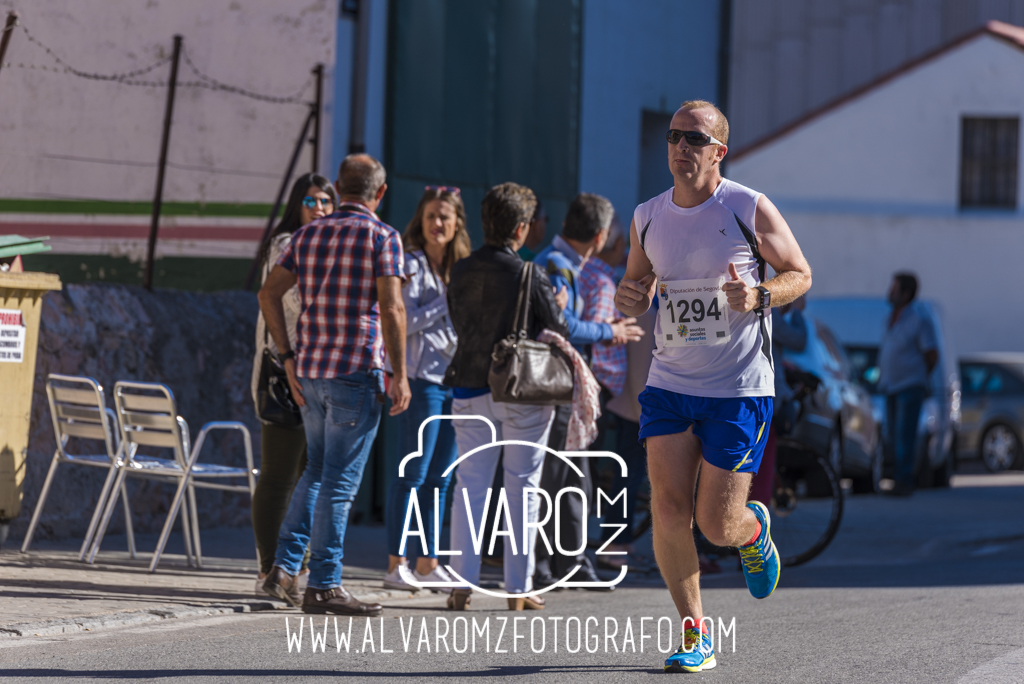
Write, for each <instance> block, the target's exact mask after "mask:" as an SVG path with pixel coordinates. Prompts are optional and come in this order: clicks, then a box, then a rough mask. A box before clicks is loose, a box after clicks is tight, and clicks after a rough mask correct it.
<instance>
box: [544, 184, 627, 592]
mask: <svg viewBox="0 0 1024 684" xmlns="http://www.w3.org/2000/svg"><path fill="white" fill-rule="evenodd" d="M614 215H615V209H614V208H613V207H612V203H611V202H610V201H608V199H607V198H605V197H601V196H600V195H594V194H591V193H588V192H583V193H580V194H579V195H577V196H576V198H575V199H573V201H572V204H570V205H569V211H568V213H567V214H566V216H565V222H564V223H563V224H562V234H561V235H557V236H555V239H554V240H552V242H551V244H550V245H548V246H547V247H546V248H545V249H543V250H541V252H540V254H538V255H537V256H536V258H535V259H534V263H536V264H537V265H538V266H540V267H541V268H543V269H545V270H546V271H547V274H548V279H549V280H550V281H551V284H552V286H554V288H555V291H559V292H560V291H561V290H562V288H565V289H566V291H567V293H568V295H569V303H568V305H567V306H566V308H565V312H564V313H565V322H566V323H567V325H568V327H569V342H570V343H572V344H573V345H574V346H575V347H576V348H577V349H580V350H581V351H585V349H584V347H586V346H588V345H592V344H597V343H609V344H625V343H626V342H630V341H633V340H639V339H640V338H641V337H642V336H643V334H644V333H643V330H642V329H641V328H640V327H639V326H638V325H636V319H635V318H616V319H612V320H610V321H607V322H590V321H585V320H583V311H584V307H585V306H586V302H585V301H584V300H583V296H582V295H581V294H580V282H579V280H580V269H582V268H583V264H584V263H586V261H587V259H588V258H590V257H591V256H592V255H595V254H597V253H598V252H600V251H601V250H602V249H603V248H604V245H605V243H606V242H607V241H608V231H609V228H610V227H611V223H612V218H613V217H614ZM584 355H585V356H586V355H587V354H584ZM571 411H572V407H571V406H559V407H557V409H556V411H555V420H554V423H553V424H552V426H551V434H550V437H549V438H548V446H549V447H550V448H552V449H555V450H556V451H561V450H563V449H565V435H566V429H567V427H568V424H569V415H570V413H571ZM579 461H580V462H579V463H578V464H577V466H578V467H579V468H580V470H582V471H583V477H580V476H578V475H576V473H574V472H572V470H571V469H569V468H568V467H567V466H566V464H565V462H564V461H562V459H560V458H550V457H549V458H546V459H545V461H544V474H543V476H542V477H541V487H542V488H543V489H544V490H545V491H547V492H548V493H549V494H551V498H552V500H554V498H555V495H556V494H557V493H558V491H559V490H561V489H562V488H564V487H578V488H580V489H581V490H583V491H584V492H592V491H593V486H592V482H591V478H590V471H589V459H585V458H584V459H579ZM592 499H593V497H592V496H590V495H589V494H588V501H589V500H592ZM560 505H561V510H560V514H559V516H557V517H558V519H559V521H560V527H561V531H560V538H561V539H562V540H563V542H562V547H563V548H566V549H577V548H581V547H582V546H584V543H585V541H586V527H585V522H586V515H587V511H586V510H585V509H584V506H583V501H582V500H581V499H580V498H579V497H576V496H563V497H562V499H561V503H560ZM555 517H556V516H552V518H551V521H549V522H548V524H547V525H546V526H545V528H546V529H545V532H547V533H548V538H549V539H554V526H555V523H554V520H555ZM576 564H580V565H581V567H580V570H579V572H578V573H577V574H576V575H575V576H574V577H573V579H574V580H581V581H599V579H600V578H598V577H597V574H596V573H595V572H594V569H593V567H592V565H591V564H590V559H589V558H588V557H587V556H586V554H584V553H580V554H579V555H577V556H572V557H570V556H564V555H562V554H559V553H557V552H556V554H555V555H554V556H553V557H548V556H547V549H546V548H545V547H544V545H540V546H539V547H538V548H537V570H536V572H535V574H534V579H533V582H534V585H535V586H537V587H541V588H542V587H545V586H548V585H550V584H552V583H554V582H555V581H557V580H558V579H559V578H561V577H563V576H565V574H566V573H567V572H568V571H569V570H571V569H572V568H573V567H574V566H575V565H576ZM609 590H610V589H609Z"/></svg>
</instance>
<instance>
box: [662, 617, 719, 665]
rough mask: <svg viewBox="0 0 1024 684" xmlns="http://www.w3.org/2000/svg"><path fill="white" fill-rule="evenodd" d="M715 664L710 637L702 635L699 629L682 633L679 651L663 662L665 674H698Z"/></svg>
mask: <svg viewBox="0 0 1024 684" xmlns="http://www.w3.org/2000/svg"><path fill="white" fill-rule="evenodd" d="M717 664H718V663H716V662H715V649H714V648H712V644H711V637H710V636H709V635H707V634H702V633H701V631H700V628H699V627H690V628H688V629H687V630H686V631H685V632H684V633H683V644H682V645H681V646H680V647H679V650H678V651H676V652H675V653H673V654H672V655H671V656H669V658H668V660H666V661H665V672H700V671H701V670H710V669H711V668H713V667H714V666H715V665H717Z"/></svg>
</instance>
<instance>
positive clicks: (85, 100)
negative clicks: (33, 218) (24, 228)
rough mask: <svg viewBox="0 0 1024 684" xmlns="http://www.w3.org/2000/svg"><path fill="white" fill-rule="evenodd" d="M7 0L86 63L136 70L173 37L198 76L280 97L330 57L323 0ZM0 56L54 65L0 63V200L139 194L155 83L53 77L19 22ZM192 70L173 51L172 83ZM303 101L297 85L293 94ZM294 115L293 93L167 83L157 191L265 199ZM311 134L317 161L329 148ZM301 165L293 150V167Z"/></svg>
mask: <svg viewBox="0 0 1024 684" xmlns="http://www.w3.org/2000/svg"><path fill="white" fill-rule="evenodd" d="M14 5H17V9H18V11H19V12H20V14H21V21H22V22H23V23H24V24H25V26H26V27H27V28H28V30H29V31H31V32H32V34H33V35H35V36H36V37H37V38H38V39H39V40H40V41H41V42H42V43H44V44H46V45H47V46H49V47H51V48H52V49H53V50H54V52H55V53H56V54H57V55H58V56H59V57H61V59H63V60H65V61H66V62H67V63H69V64H71V65H72V66H74V67H76V68H78V69H81V70H83V71H87V72H98V73H106V74H109V73H122V72H128V71H132V70H134V69H138V68H140V67H145V66H148V65H149V64H151V63H153V62H154V61H156V60H158V59H159V58H161V57H163V56H165V55H168V54H169V53H170V50H171V45H172V36H173V35H174V34H175V33H180V34H182V35H183V36H184V39H185V40H184V48H185V51H186V52H187V53H188V54H189V55H190V56H191V58H192V60H193V62H194V63H195V64H196V66H197V67H198V68H199V69H200V70H201V71H203V72H204V73H205V74H207V75H208V76H210V77H212V78H215V79H217V80H219V81H222V82H224V83H228V84H231V85H235V86H239V87H242V88H246V89H249V90H253V91H256V92H259V93H264V94H268V95H278V96H282V95H283V96H288V95H293V94H294V93H295V92H296V91H298V90H299V88H300V87H301V86H302V84H303V83H305V82H306V81H307V79H309V78H310V71H311V69H312V68H313V67H314V65H315V64H316V63H317V62H322V63H324V64H325V66H326V69H327V71H328V74H330V73H331V71H332V70H333V66H334V54H335V31H336V21H335V17H336V14H337V11H338V10H337V2H336V0H297V1H296V2H292V3H284V4H282V3H281V2H278V1H276V0H245V1H244V2H240V1H239V0H148V2H138V1H137V0H103V2H99V1H97V0H90V1H81V2H75V3H68V2H66V1H65V0H33V2H30V3H24V2H14V1H13V0H2V1H0V8H2V9H3V10H4V13H6V10H7V9H9V8H13V7H14ZM6 61H8V62H11V63H13V64H14V65H19V64H24V65H35V66H46V67H56V68H57V69H58V72H54V71H49V70H42V69H29V68H19V67H18V66H11V67H5V68H4V69H3V71H2V73H0V150H2V152H3V154H2V157H0V196H3V197H7V198H70V199H90V200H92V199H103V200H135V201H140V200H146V201H148V200H150V199H152V196H153V188H154V183H155V177H156V165H157V158H158V155H159V149H160V134H161V126H162V122H163V114H164V103H165V99H166V89H165V88H162V87H142V86H127V85H123V84H117V83H105V82H99V81H95V80H86V79H82V78H78V77H76V76H73V75H70V74H66V73H59V71H60V67H58V66H57V65H56V64H55V62H54V61H53V59H52V57H50V56H49V55H47V54H46V52H44V51H43V50H42V49H41V48H40V47H39V46H37V45H34V44H31V43H30V42H29V41H28V40H27V39H26V36H25V34H24V33H23V32H22V31H21V30H20V29H16V30H15V32H14V34H13V35H12V38H11V43H10V47H9V49H8V54H7V58H6ZM169 72H170V67H169V65H166V64H165V65H162V66H160V67H159V68H158V69H157V70H155V71H153V72H151V73H149V74H146V75H144V76H140V77H139V78H140V79H143V80H151V81H166V80H167V78H168V77H169ZM196 80H197V79H196V77H195V76H194V75H193V74H192V73H191V72H190V71H189V69H188V67H187V65H186V64H185V61H184V59H183V60H182V62H181V65H180V68H179V82H190V81H196ZM325 86H326V87H325V91H326V95H327V98H328V100H329V99H330V95H331V87H330V86H331V84H330V82H327V83H325ZM312 98H313V89H312V87H310V88H309V89H307V90H306V91H305V93H304V99H306V100H312ZM307 111H308V110H307V109H306V106H305V105H304V104H301V103H300V104H270V103H266V102H260V101H257V100H253V99H249V98H246V97H241V96H239V95H237V94H232V93H226V92H218V91H213V90H209V89H206V88H192V87H179V88H178V92H177V97H176V102H175V107H174V122H173V127H172V131H171V138H170V147H169V153H168V158H169V162H170V163H171V166H170V168H169V169H168V172H167V179H166V185H165V191H164V199H165V200H166V201H185V202H195V201H209V202H233V203H235V202H261V203H269V202H272V201H273V198H274V194H275V193H276V190H277V185H278V183H279V182H280V177H281V175H282V174H283V172H284V170H285V166H286V165H287V162H288V158H289V156H290V154H291V151H292V147H293V146H294V144H295V140H296V138H297V137H298V133H299V128H300V126H301V124H302V121H303V117H304V116H305V114H306V112H307ZM325 128H327V129H328V130H326V131H325V133H327V132H329V123H328V124H327V125H325ZM324 143H325V148H324V150H323V152H324V153H325V154H322V155H321V158H324V157H325V156H327V155H328V154H329V150H330V147H329V146H327V141H326V140H325V141H324ZM309 165H310V155H309V150H308V149H307V150H305V151H304V153H303V157H302V158H301V159H300V162H299V167H298V168H299V170H305V169H308V168H309Z"/></svg>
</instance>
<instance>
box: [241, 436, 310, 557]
mask: <svg viewBox="0 0 1024 684" xmlns="http://www.w3.org/2000/svg"><path fill="white" fill-rule="evenodd" d="M260 445H261V447H262V456H261V457H260V478H259V480H258V481H257V482H256V492H255V493H254V494H253V495H252V530H253V533H254V534H255V535H256V549H257V551H259V554H260V572H261V573H264V574H266V573H268V572H270V570H271V569H272V568H273V567H274V556H275V555H277V536H278V534H279V533H280V531H281V522H282V521H283V520H284V516H285V514H286V513H287V512H288V502H289V501H290V500H291V498H292V489H294V488H295V483H296V482H298V479H299V477H300V476H301V475H302V471H304V470H305V469H306V431H305V429H304V428H303V427H302V426H299V427H298V428H285V427H280V426H278V425H264V426H263V430H262V435H261V436H260ZM306 555H307V557H308V555H309V553H308V551H307V554H306ZM303 566H305V562H304V563H303Z"/></svg>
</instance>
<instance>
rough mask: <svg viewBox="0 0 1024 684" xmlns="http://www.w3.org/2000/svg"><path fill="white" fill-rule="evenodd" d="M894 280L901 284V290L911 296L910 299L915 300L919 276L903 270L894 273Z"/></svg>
mask: <svg viewBox="0 0 1024 684" xmlns="http://www.w3.org/2000/svg"><path fill="white" fill-rule="evenodd" d="M892 279H893V280H895V281H896V283H897V284H898V285H899V286H900V292H902V293H903V294H905V295H908V296H909V297H910V301H914V297H916V296H917V276H916V275H914V274H913V273H911V272H909V271H902V272H900V273H897V274H895V275H893V277H892Z"/></svg>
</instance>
